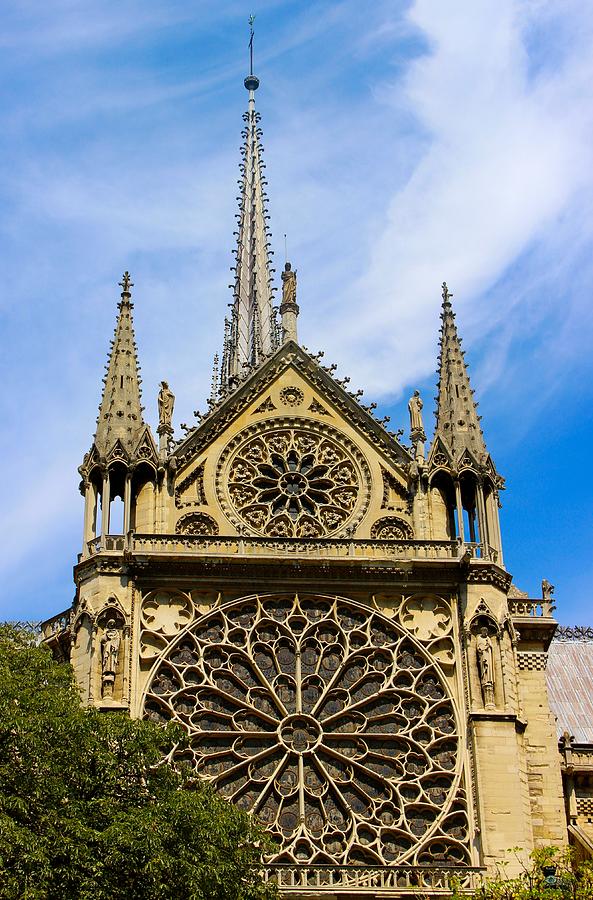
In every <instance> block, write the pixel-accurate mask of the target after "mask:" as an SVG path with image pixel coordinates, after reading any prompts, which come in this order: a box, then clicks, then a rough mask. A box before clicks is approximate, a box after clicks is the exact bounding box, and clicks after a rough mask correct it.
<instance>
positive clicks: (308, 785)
mask: <svg viewBox="0 0 593 900" xmlns="http://www.w3.org/2000/svg"><path fill="white" fill-rule="evenodd" d="M144 708H145V715H146V716H147V717H149V718H152V719H155V720H157V721H168V720H170V719H173V720H176V721H177V722H179V723H181V724H182V725H183V727H184V728H185V729H186V730H187V731H188V733H189V735H190V745H189V748H186V749H185V750H183V751H179V754H178V755H179V757H180V758H182V759H184V760H186V761H187V762H189V763H191V765H193V766H195V767H196V769H197V770H198V771H199V773H200V774H201V775H202V776H204V777H206V778H207V779H210V780H212V781H213V782H214V783H215V785H216V787H217V788H218V790H220V791H221V792H222V793H223V794H224V795H225V796H226V797H228V798H229V799H230V800H232V801H233V802H235V803H237V804H239V805H240V806H242V807H243V808H245V809H250V810H253V811H254V813H255V815H256V816H257V817H258V818H259V819H260V820H261V821H262V822H263V823H265V825H266V826H267V827H268V829H269V830H270V832H271V834H272V836H273V838H274V840H275V841H276V842H277V844H278V854H277V856H276V860H278V861H296V862H299V863H308V862H315V863H327V864H345V863H367V864H371V865H372V864H374V865H377V864H393V863H395V862H396V861H397V862H398V861H403V860H406V861H410V862H413V863H416V864H429V863H441V864H443V863H447V864H467V863H468V861H469V860H468V851H467V841H468V824H467V815H466V809H465V798H464V793H463V789H462V773H461V767H460V756H459V747H458V738H457V733H458V732H457V725H456V716H455V711H454V707H453V704H452V701H451V698H450V696H449V694H448V690H447V687H446V684H445V681H444V679H443V678H442V676H441V674H440V671H439V670H438V668H437V667H436V666H435V665H434V663H433V662H432V661H431V659H430V658H429V656H428V655H427V653H426V651H425V650H424V649H423V648H422V647H421V645H420V644H419V643H417V642H416V641H415V640H413V639H412V638H411V637H410V635H409V634H408V633H407V632H406V631H405V630H404V629H403V628H402V627H400V626H399V625H396V624H395V623H394V622H392V621H390V620H388V619H386V618H385V617H383V616H381V615H379V614H377V613H376V612H374V611H373V610H370V609H368V608H366V607H363V606H360V605H358V604H354V603H351V602H349V601H346V600H342V599H340V598H331V597H318V596H301V597H300V598H298V597H293V596H292V595H288V594H287V595H273V596H271V595H268V596H261V597H251V598H248V599H246V600H242V601H240V602H234V603H232V604H229V605H227V606H225V607H222V608H221V609H219V610H217V611H215V612H212V613H211V614H209V615H207V616H205V617H204V618H202V619H200V620H199V621H198V622H197V623H195V624H194V625H193V626H191V628H188V629H187V630H186V631H185V632H183V633H182V635H181V636H180V637H179V638H178V639H177V640H176V641H175V642H174V643H173V644H172V645H171V646H170V647H169V648H168V650H167V651H166V654H165V655H164V658H162V659H161V661H160V662H159V663H158V664H157V665H156V668H155V670H154V672H153V675H152V678H151V681H150V684H149V687H148V691H147V694H146V697H145V707H144Z"/></svg>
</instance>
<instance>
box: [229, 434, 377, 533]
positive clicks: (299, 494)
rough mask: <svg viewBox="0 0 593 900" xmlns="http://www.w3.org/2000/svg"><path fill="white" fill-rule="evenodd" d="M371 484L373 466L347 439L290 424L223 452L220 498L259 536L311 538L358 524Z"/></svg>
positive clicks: (242, 437) (248, 436)
mask: <svg viewBox="0 0 593 900" xmlns="http://www.w3.org/2000/svg"><path fill="white" fill-rule="evenodd" d="M369 484H370V474H369V471H368V466H367V464H366V462H365V461H364V459H363V458H362V456H361V454H360V452H359V451H357V450H356V448H355V447H354V445H353V444H351V442H350V441H349V440H348V439H347V438H345V436H344V435H339V434H338V433H337V432H334V430H333V429H330V428H326V429H325V430H324V432H323V434H321V433H319V432H318V431H315V430H314V429H312V428H308V427H307V426H303V425H302V424H299V426H298V427H294V425H293V423H291V422H290V423H289V422H288V421H287V422H285V423H284V422H283V423H282V427H278V426H272V427H268V428H267V429H266V430H263V431H262V430H256V431H253V430H248V431H247V432H244V433H242V434H241V435H239V437H238V439H237V440H236V441H234V442H233V443H232V444H231V446H230V447H229V448H227V451H226V454H223V461H222V464H221V467H220V475H219V494H220V496H221V500H222V501H223V505H224V506H226V508H227V509H228V510H229V512H230V513H231V515H232V516H233V517H234V516H237V517H238V519H239V521H241V522H242V523H244V524H245V525H247V526H248V527H249V528H250V529H252V530H253V531H255V532H257V533H259V534H265V535H269V536H274V537H300V538H307V537H320V536H322V535H329V534H333V533H335V532H337V531H339V530H341V529H342V528H343V527H345V526H346V525H352V524H353V520H355V519H356V520H358V519H359V518H360V516H361V515H362V514H363V513H364V511H365V509H366V505H367V504H368V493H369Z"/></svg>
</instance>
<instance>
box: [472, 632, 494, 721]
mask: <svg viewBox="0 0 593 900" xmlns="http://www.w3.org/2000/svg"><path fill="white" fill-rule="evenodd" d="M476 653H477V657H478V674H479V676H480V684H481V686H482V694H483V697H484V706H485V707H486V709H493V708H494V706H495V703H494V679H495V675H494V646H493V643H492V638H491V637H490V633H489V631H488V629H487V628H486V626H485V625H483V626H482V627H481V628H480V630H479V632H478V636H477V638H476Z"/></svg>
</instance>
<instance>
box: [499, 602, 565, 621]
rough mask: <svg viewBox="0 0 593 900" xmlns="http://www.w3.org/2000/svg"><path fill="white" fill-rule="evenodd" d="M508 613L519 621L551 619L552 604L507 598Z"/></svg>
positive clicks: (552, 615)
mask: <svg viewBox="0 0 593 900" xmlns="http://www.w3.org/2000/svg"><path fill="white" fill-rule="evenodd" d="M508 602H509V612H510V614H511V616H512V617H513V618H521V619H553V618H554V603H553V601H552V600H541V599H535V600H531V599H528V598H526V597H509V601H508Z"/></svg>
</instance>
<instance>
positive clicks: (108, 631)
mask: <svg viewBox="0 0 593 900" xmlns="http://www.w3.org/2000/svg"><path fill="white" fill-rule="evenodd" d="M120 646H121V633H120V630H119V628H118V627H117V622H116V621H115V619H108V621H107V624H106V626H105V631H104V633H103V637H102V638H101V696H102V697H104V698H111V697H113V687H114V685H115V673H116V672H117V663H118V660H119V649H120Z"/></svg>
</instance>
